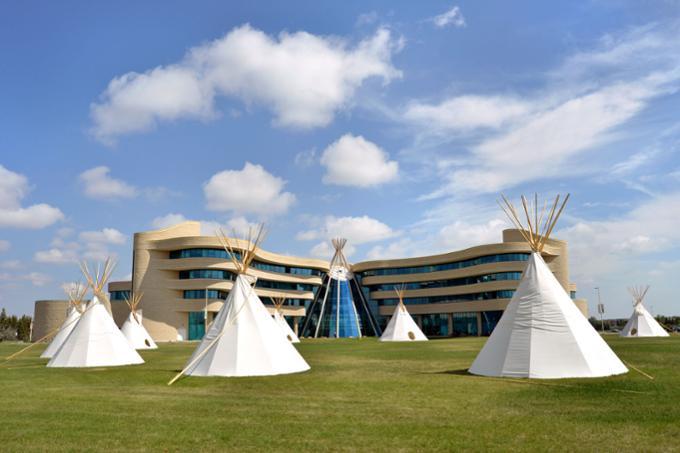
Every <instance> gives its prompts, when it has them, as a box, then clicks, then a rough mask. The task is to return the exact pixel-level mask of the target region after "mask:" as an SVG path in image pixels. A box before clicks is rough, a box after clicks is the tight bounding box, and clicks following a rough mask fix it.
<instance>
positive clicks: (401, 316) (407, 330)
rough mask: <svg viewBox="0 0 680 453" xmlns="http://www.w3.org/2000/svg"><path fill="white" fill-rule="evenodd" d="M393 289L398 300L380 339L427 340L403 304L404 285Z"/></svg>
mask: <svg viewBox="0 0 680 453" xmlns="http://www.w3.org/2000/svg"><path fill="white" fill-rule="evenodd" d="M394 291H395V292H396V293H397V298H398V299H399V302H398V303H397V306H396V307H395V308H394V313H393V314H392V318H390V322H388V323H387V327H385V331H384V332H383V334H382V336H381V337H380V341H427V337H426V336H425V334H424V333H423V331H422V330H420V327H418V325H417V324H416V323H415V321H414V320H413V318H411V315H410V314H409V312H408V310H407V309H406V305H404V292H405V288H404V286H403V285H402V287H401V288H395V290H394Z"/></svg>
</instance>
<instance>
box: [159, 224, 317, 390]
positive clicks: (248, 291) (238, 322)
mask: <svg viewBox="0 0 680 453" xmlns="http://www.w3.org/2000/svg"><path fill="white" fill-rule="evenodd" d="M251 236H252V234H249V237H248V242H247V244H248V245H247V246H246V247H245V250H243V251H242V252H240V254H239V253H237V252H236V251H235V250H234V248H233V247H232V246H231V244H230V242H229V240H228V239H227V238H226V237H225V236H224V234H223V233H221V232H220V235H219V236H218V237H219V238H220V240H221V242H222V245H223V246H224V248H225V250H227V253H228V254H229V256H230V257H231V259H232V261H233V263H234V265H235V266H236V269H237V273H238V275H237V277H236V281H235V282H234V286H233V287H232V289H231V291H229V296H228V297H227V300H226V301H225V302H224V305H222V308H221V309H220V311H219V313H218V314H217V316H216V317H215V320H214V321H213V323H212V325H211V327H210V329H209V330H208V333H207V334H206V335H205V337H204V338H203V340H202V341H201V343H200V344H199V346H198V347H197V348H196V350H195V351H194V353H193V354H192V356H191V358H190V359H189V361H188V362H187V366H186V367H185V369H184V370H182V373H180V374H179V375H178V376H176V377H175V379H173V380H172V381H170V384H171V383H172V382H174V381H175V380H176V379H177V378H178V377H179V376H181V374H186V375H190V376H271V375H276V374H289V373H298V372H302V371H306V370H308V369H309V365H308V364H307V362H305V360H304V359H303V358H302V356H301V355H300V353H298V351H297V350H296V349H295V346H293V345H292V344H291V343H290V341H289V340H288V338H286V335H285V334H284V333H283V331H282V330H281V329H280V327H279V326H278V324H277V323H276V322H275V321H274V319H273V318H272V317H271V316H270V315H269V312H268V311H267V309H266V308H265V306H264V304H263V303H262V301H261V300H260V298H259V297H258V296H257V294H256V293H255V290H254V288H253V287H252V285H253V284H254V283H255V278H254V277H252V276H248V275H246V272H247V270H248V268H249V266H250V263H251V261H252V260H253V258H254V257H255V252H256V250H257V246H258V244H259V243H260V241H261V238H262V228H261V227H260V230H259V232H258V233H257V236H256V238H255V239H254V241H251ZM239 257H240V258H239Z"/></svg>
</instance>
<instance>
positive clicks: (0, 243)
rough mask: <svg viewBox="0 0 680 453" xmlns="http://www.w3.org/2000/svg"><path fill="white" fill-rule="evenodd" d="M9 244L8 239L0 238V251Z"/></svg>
mask: <svg viewBox="0 0 680 453" xmlns="http://www.w3.org/2000/svg"><path fill="white" fill-rule="evenodd" d="M11 246H12V244H11V243H10V242H9V241H6V240H4V239H0V252H6V251H7V250H9V248H10V247H11Z"/></svg>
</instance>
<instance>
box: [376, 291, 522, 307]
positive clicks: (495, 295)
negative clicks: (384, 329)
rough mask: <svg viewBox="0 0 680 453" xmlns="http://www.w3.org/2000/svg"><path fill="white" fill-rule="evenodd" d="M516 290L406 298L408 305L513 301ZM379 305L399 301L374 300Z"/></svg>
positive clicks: (394, 303)
mask: <svg viewBox="0 0 680 453" xmlns="http://www.w3.org/2000/svg"><path fill="white" fill-rule="evenodd" d="M514 294H515V290H514V289H507V290H505V289H504V290H499V291H484V292H481V293H470V294H457V295H455V296H429V297H405V298H404V303H405V304H406V305H420V304H437V303H444V302H464V301H470V300H490V299H511V298H512V296H513V295H514ZM374 300H375V301H376V302H377V303H378V305H397V303H398V301H399V299H396V298H394V299H374Z"/></svg>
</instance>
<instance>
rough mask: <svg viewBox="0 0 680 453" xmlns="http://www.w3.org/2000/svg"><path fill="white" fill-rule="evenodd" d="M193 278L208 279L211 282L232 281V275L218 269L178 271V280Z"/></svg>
mask: <svg viewBox="0 0 680 453" xmlns="http://www.w3.org/2000/svg"><path fill="white" fill-rule="evenodd" d="M195 278H209V279H213V280H234V273H233V272H229V271H223V270H220V269H191V270H187V271H179V279H180V280H191V279H195Z"/></svg>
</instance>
